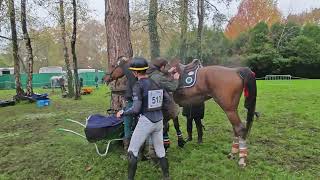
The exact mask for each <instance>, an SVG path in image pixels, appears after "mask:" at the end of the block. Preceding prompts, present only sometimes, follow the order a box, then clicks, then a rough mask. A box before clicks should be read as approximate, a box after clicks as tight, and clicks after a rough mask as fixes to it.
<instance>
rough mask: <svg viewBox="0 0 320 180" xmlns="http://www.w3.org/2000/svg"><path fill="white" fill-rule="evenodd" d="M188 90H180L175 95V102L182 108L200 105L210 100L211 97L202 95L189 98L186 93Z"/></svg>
mask: <svg viewBox="0 0 320 180" xmlns="http://www.w3.org/2000/svg"><path fill="white" fill-rule="evenodd" d="M185 91H186V89H184V90H178V91H176V92H175V93H174V94H173V99H174V101H175V102H176V103H177V104H179V105H180V106H187V105H190V104H200V103H202V102H204V101H206V100H208V99H210V97H209V96H204V95H202V94H197V95H193V96H187V95H186V94H188V93H185Z"/></svg>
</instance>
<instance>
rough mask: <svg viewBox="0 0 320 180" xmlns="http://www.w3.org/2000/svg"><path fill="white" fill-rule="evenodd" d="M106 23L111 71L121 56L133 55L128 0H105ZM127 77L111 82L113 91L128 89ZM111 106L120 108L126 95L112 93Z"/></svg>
mask: <svg viewBox="0 0 320 180" xmlns="http://www.w3.org/2000/svg"><path fill="white" fill-rule="evenodd" d="M105 7H106V9H105V25H106V32H107V46H108V69H109V71H111V70H112V69H113V68H114V67H115V66H116V65H117V64H116V63H117V59H118V57H120V56H126V57H128V58H131V57H132V46H131V40H130V15H129V1H128V0H116V1H115V0H105ZM126 82H127V81H126V78H121V79H119V80H118V81H116V82H114V83H112V84H111V91H113V92H121V91H125V89H126ZM111 99H112V100H111V107H112V108H113V109H116V110H117V109H120V108H122V107H123V105H124V103H123V102H124V97H123V95H122V94H119V93H112V97H111Z"/></svg>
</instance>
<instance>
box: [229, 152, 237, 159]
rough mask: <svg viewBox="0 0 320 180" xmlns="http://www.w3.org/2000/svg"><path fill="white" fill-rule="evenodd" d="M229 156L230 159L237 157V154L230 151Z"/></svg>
mask: <svg viewBox="0 0 320 180" xmlns="http://www.w3.org/2000/svg"><path fill="white" fill-rule="evenodd" d="M227 157H228V159H236V154H232V153H229V154H228V156H227Z"/></svg>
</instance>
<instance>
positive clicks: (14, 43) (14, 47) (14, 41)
mask: <svg viewBox="0 0 320 180" xmlns="http://www.w3.org/2000/svg"><path fill="white" fill-rule="evenodd" d="M8 10H9V12H8V13H9V16H10V25H11V39H12V54H13V61H14V75H15V81H16V94H17V97H18V98H19V97H21V96H23V94H24V92H23V89H22V85H21V77H20V63H19V56H18V42H17V29H16V17H15V8H14V1H13V0H8Z"/></svg>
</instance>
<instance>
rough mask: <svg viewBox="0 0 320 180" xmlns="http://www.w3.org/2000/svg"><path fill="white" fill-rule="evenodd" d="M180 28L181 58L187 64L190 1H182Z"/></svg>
mask: <svg viewBox="0 0 320 180" xmlns="http://www.w3.org/2000/svg"><path fill="white" fill-rule="evenodd" d="M180 28H181V33H180V39H181V44H180V58H181V59H182V62H183V63H185V61H186V56H187V55H186V54H187V30H188V0H180Z"/></svg>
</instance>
